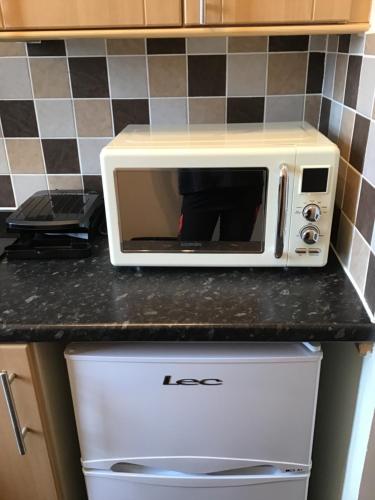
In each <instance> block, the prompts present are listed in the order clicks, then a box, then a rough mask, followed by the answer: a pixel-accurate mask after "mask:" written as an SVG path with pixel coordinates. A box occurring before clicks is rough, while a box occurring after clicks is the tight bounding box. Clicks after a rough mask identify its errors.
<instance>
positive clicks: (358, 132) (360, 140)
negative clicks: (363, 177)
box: [349, 115, 370, 173]
mask: <svg viewBox="0 0 375 500" xmlns="http://www.w3.org/2000/svg"><path fill="white" fill-rule="evenodd" d="M369 128H370V120H368V119H367V118H364V117H363V116H361V115H356V117H355V121H354V130H353V138H352V146H351V150H350V157H349V163H350V164H351V165H353V167H354V168H356V169H357V170H358V172H361V173H362V170H363V162H364V159H365V153H366V147H367V140H368V132H369Z"/></svg>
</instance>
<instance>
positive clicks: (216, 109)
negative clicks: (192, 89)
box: [189, 97, 225, 123]
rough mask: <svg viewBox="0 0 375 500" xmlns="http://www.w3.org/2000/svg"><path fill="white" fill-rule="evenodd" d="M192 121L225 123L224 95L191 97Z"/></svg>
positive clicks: (190, 116)
mask: <svg viewBox="0 0 375 500" xmlns="http://www.w3.org/2000/svg"><path fill="white" fill-rule="evenodd" d="M189 122H190V123H224V122H225V98H224V97H191V98H190V99H189Z"/></svg>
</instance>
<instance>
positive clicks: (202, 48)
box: [186, 37, 227, 54]
mask: <svg viewBox="0 0 375 500" xmlns="http://www.w3.org/2000/svg"><path fill="white" fill-rule="evenodd" d="M186 44H187V53H188V54H225V53H226V50H227V39H226V38H225V37H212V38H211V37H207V38H195V37H194V38H188V39H187V40H186Z"/></svg>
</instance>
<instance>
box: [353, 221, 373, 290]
mask: <svg viewBox="0 0 375 500" xmlns="http://www.w3.org/2000/svg"><path fill="white" fill-rule="evenodd" d="M369 258H370V247H369V246H368V244H367V243H366V241H365V240H364V239H363V237H362V236H361V234H360V233H359V231H357V229H354V233H353V244H352V252H351V258H350V265H349V270H350V273H351V275H352V277H353V279H354V281H355V283H356V284H357V285H358V288H359V289H360V290H361V292H363V290H364V288H365V283H366V275H367V268H368V262H369Z"/></svg>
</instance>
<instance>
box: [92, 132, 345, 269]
mask: <svg viewBox="0 0 375 500" xmlns="http://www.w3.org/2000/svg"><path fill="white" fill-rule="evenodd" d="M338 159H339V151H338V148H337V146H336V145H335V144H333V143H332V142H331V141H330V140H329V139H327V138H326V137H324V136H323V135H322V134H321V133H320V132H318V131H317V130H316V129H314V128H313V127H311V126H310V125H308V124H307V123H274V124H266V125H264V124H248V125H247V124H241V125H190V126H186V127H184V128H175V129H174V128H160V127H158V128H155V127H149V126H136V125H132V126H128V127H127V128H125V129H124V131H123V132H121V133H120V134H119V135H118V136H117V137H116V138H115V139H114V140H113V141H112V142H111V143H110V144H108V146H106V147H105V148H104V149H103V150H102V152H101V167H102V178H103V190H104V200H105V206H106V216H107V227H108V239H109V249H110V258H111V262H112V264H113V265H115V266H233V267H239V266H268V267H270V266H324V265H325V264H326V262H327V258H328V251H329V242H330V233H331V225H332V217H333V209H334V201H335V192H336V183H337V172H338Z"/></svg>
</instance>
